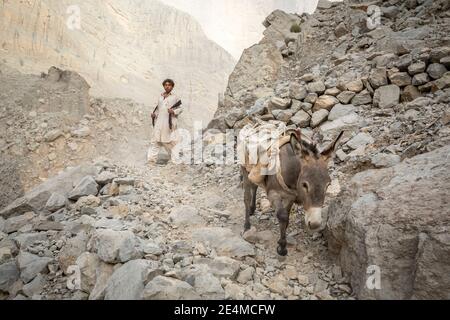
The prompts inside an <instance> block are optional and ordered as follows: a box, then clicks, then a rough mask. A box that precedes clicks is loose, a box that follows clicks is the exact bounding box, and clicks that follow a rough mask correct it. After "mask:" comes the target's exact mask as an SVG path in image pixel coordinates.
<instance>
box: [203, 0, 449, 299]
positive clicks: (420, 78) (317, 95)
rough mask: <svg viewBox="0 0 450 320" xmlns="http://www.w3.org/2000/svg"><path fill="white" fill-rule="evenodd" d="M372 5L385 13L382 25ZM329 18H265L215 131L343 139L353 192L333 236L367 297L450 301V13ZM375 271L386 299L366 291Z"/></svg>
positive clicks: (408, 6) (393, 5)
mask: <svg viewBox="0 0 450 320" xmlns="http://www.w3.org/2000/svg"><path fill="white" fill-rule="evenodd" d="M369 6H376V8H378V9H377V10H379V12H380V13H381V17H380V20H379V21H378V22H377V23H378V24H377V25H373V23H375V22H376V21H373V20H368V19H371V18H373V17H372V16H371V15H370V14H368V12H367V10H368V8H369ZM319 7H320V10H318V12H316V13H315V14H314V15H312V16H308V15H301V16H299V15H291V14H286V13H284V12H282V11H275V12H274V13H272V14H271V15H270V16H269V17H268V18H267V19H266V21H265V22H264V24H265V26H266V27H267V29H266V32H265V37H264V39H263V40H262V41H261V42H260V43H259V44H256V45H255V46H253V47H251V48H249V49H248V50H246V51H245V52H244V54H243V56H242V57H241V59H240V61H239V63H238V65H237V66H236V68H235V70H234V71H233V73H232V75H231V76H230V81H229V84H228V88H227V91H226V93H225V99H224V102H223V104H221V105H219V109H218V111H217V112H216V115H215V119H214V120H213V121H212V122H211V123H210V125H209V128H210V129H214V130H217V129H218V130H219V131H222V132H223V131H225V130H228V129H235V130H236V129H237V130H239V129H240V128H242V127H244V126H245V125H246V124H248V123H250V122H251V121H252V118H253V117H257V118H259V119H261V120H264V121H269V122H270V121H283V122H285V123H286V124H288V125H289V126H290V127H300V128H302V132H303V133H304V134H305V135H307V136H309V137H310V138H312V139H313V140H314V141H316V142H317V143H318V144H319V146H324V145H325V144H326V143H327V142H328V141H331V140H332V139H333V138H334V137H336V136H337V135H338V134H339V132H341V131H344V132H345V134H344V138H343V140H342V141H341V144H342V145H341V148H340V149H339V150H338V151H337V158H336V161H335V164H334V165H333V166H332V171H333V176H334V177H335V178H336V179H337V181H339V182H338V185H340V188H341V189H342V190H344V191H343V192H344V193H343V194H341V195H340V196H339V197H337V198H336V200H335V201H332V202H331V207H330V211H329V222H328V228H327V231H326V234H327V239H328V241H329V246H330V252H331V253H334V254H335V255H336V259H337V261H338V262H339V265H340V266H341V267H342V269H343V271H344V273H345V274H347V275H349V276H350V281H351V284H352V287H353V290H354V292H355V294H356V296H357V297H359V298H380V299H405V298H426V297H433V298H444V299H446V298H448V294H449V292H450V286H449V284H448V282H447V281H446V279H444V278H445V276H444V275H445V273H446V272H448V268H447V265H449V262H450V260H449V256H448V250H449V246H448V239H447V238H448V234H449V228H450V225H449V221H448V218H447V217H448V213H449V211H448V205H447V201H446V200H445V198H446V196H445V195H444V194H441V190H447V189H448V183H447V182H446V181H447V180H448V179H447V177H446V175H445V174H444V172H446V170H447V169H446V167H447V165H448V163H446V159H447V160H448V145H449V143H450V127H449V124H450V118H449V115H450V113H449V107H448V106H449V102H450V77H449V76H450V72H449V67H450V65H449V56H450V46H449V44H450V39H449V38H448V32H449V31H450V29H449V26H450V24H449V20H450V14H449V12H450V11H449V10H448V9H449V3H448V1H415V0H414V1H398V0H392V1H371V2H364V3H361V2H357V1H345V2H344V3H334V4H333V3H327V2H326V1H321V2H320V4H319ZM295 24H299V25H300V28H299V29H298V30H296V31H299V32H297V33H293V32H292V30H293V29H292V26H293V25H295ZM427 152H431V153H429V154H427ZM424 153H425V155H423V156H419V157H417V158H413V157H414V156H416V155H420V154H424ZM411 158H413V159H414V160H412V159H411ZM410 159H411V160H410ZM402 161H403V162H402ZM401 162H402V163H401ZM400 163H401V164H400ZM380 168H389V169H384V170H373V169H380ZM368 169H371V170H369V171H366V170H368ZM441 170H442V171H441ZM358 173H359V174H358ZM355 174H358V175H356V176H354V175H355ZM414 179H415V180H414ZM446 179H447V180H446ZM439 186H442V187H439ZM443 192H444V193H445V191H443ZM399 199H402V201H398V200H399ZM419 203H420V205H419ZM414 204H415V205H414ZM394 239H395V240H394ZM434 250H436V251H434ZM436 252H439V253H436ZM374 265H375V266H378V267H380V268H381V273H382V275H381V279H382V280H381V290H369V289H368V288H367V286H366V281H367V277H368V275H367V274H368V270H369V268H370V267H371V266H374Z"/></svg>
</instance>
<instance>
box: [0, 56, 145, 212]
mask: <svg viewBox="0 0 450 320" xmlns="http://www.w3.org/2000/svg"><path fill="white" fill-rule="evenodd" d="M0 82H1V88H2V90H1V92H0V118H1V121H0V157H1V164H2V165H1V176H0V181H1V183H2V185H3V186H4V187H2V188H1V191H0V206H5V205H7V204H8V203H9V202H11V200H13V199H15V198H17V197H18V196H21V195H22V194H23V193H24V192H26V191H28V190H30V188H31V187H32V186H35V185H36V184H39V183H41V182H42V181H43V180H45V179H47V178H48V177H51V176H54V175H57V174H58V173H59V171H61V170H62V169H64V168H66V167H68V166H76V165H79V164H80V163H83V162H85V161H90V160H92V159H93V158H95V157H97V156H99V155H105V156H108V157H110V158H111V159H112V160H113V161H116V162H117V163H122V164H127V165H134V164H136V163H139V164H143V163H144V162H145V156H146V154H145V150H146V149H147V147H148V144H149V141H150V140H149V137H150V130H151V120H150V118H149V114H150V112H151V111H150V110H149V109H148V107H146V106H144V105H142V104H138V103H135V102H133V101H130V100H115V99H99V98H92V97H91V96H90V95H89V85H88V83H87V82H86V81H85V80H84V79H83V78H82V77H81V76H80V75H78V74H77V73H74V72H71V71H63V70H60V69H57V68H54V67H52V68H50V70H49V71H48V73H43V74H42V75H41V76H34V75H23V74H21V73H20V72H18V71H17V70H14V69H12V68H9V67H7V66H5V65H2V64H0Z"/></svg>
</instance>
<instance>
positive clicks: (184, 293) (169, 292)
mask: <svg viewBox="0 0 450 320" xmlns="http://www.w3.org/2000/svg"><path fill="white" fill-rule="evenodd" d="M143 298H144V299H145V300H200V299H201V298H200V296H199V295H198V294H197V293H196V292H195V290H194V288H193V287H192V286H191V285H190V284H189V283H187V282H184V281H181V280H177V279H173V278H168V277H163V276H158V277H156V278H154V279H153V280H152V281H150V282H149V283H148V284H147V286H146V287H145V291H144V293H143Z"/></svg>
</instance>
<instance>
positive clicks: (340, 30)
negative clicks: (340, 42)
mask: <svg viewBox="0 0 450 320" xmlns="http://www.w3.org/2000/svg"><path fill="white" fill-rule="evenodd" d="M347 33H348V29H347V26H346V25H345V23H344V22H341V23H339V24H338V26H337V27H336V29H334V34H335V35H336V37H337V38H340V37H342V36H345V35H346V34H347Z"/></svg>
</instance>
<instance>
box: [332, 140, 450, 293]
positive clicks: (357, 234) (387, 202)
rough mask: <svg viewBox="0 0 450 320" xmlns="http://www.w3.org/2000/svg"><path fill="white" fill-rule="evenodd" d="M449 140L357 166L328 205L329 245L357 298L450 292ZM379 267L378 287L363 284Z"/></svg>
mask: <svg viewBox="0 0 450 320" xmlns="http://www.w3.org/2000/svg"><path fill="white" fill-rule="evenodd" d="M449 152H450V147H445V148H442V149H439V150H436V151H433V152H431V153H427V154H423V155H420V156H417V157H415V158H412V159H410V160H408V161H405V162H404V163H401V164H399V165H397V166H394V167H392V168H389V169H382V170H370V171H366V172H362V173H360V174H357V175H356V176H355V177H354V178H353V179H352V182H351V185H350V186H349V190H348V191H346V192H345V193H344V194H343V195H341V196H340V197H339V198H338V199H337V200H335V201H334V202H333V203H332V204H331V206H330V209H329V212H328V214H329V221H328V228H329V232H328V239H329V248H330V250H332V252H334V253H336V254H337V255H338V259H339V261H340V263H341V266H342V269H343V271H344V272H345V273H347V274H349V276H350V279H351V283H352V286H353V290H354V291H355V292H356V294H357V296H358V297H359V298H361V299H426V298H431V299H449V297H450V296H449V294H450V293H449V288H450V279H449V277H448V274H449V272H450V236H449V235H450V232H449V231H450V218H449V217H450V215H449V214H450V209H449V208H450V207H449V203H448V200H447V199H448V197H447V195H446V190H449V188H450V175H449V172H450V165H449V161H448V155H449ZM373 265H374V266H378V267H379V268H380V270H381V289H380V290H370V289H369V288H368V287H367V286H366V282H367V279H368V275H367V270H368V269H367V268H369V267H370V266H373Z"/></svg>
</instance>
